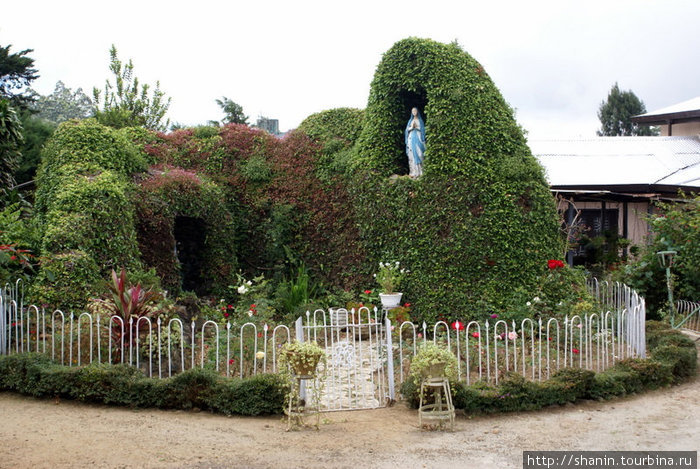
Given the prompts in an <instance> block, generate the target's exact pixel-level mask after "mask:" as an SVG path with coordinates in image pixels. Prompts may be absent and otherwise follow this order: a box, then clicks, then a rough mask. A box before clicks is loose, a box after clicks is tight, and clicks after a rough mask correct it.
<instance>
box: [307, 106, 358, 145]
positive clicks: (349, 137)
mask: <svg viewBox="0 0 700 469" xmlns="http://www.w3.org/2000/svg"><path fill="white" fill-rule="evenodd" d="M364 115H365V113H364V111H363V110H361V109H354V108H349V107H343V108H336V109H329V110H327V111H321V112H318V113H316V114H311V115H310V116H309V117H307V118H306V119H304V121H303V122H302V123H301V124H299V127H298V128H297V130H299V131H301V132H304V133H305V134H306V135H308V136H309V137H311V139H312V140H315V141H317V142H319V143H320V144H321V145H323V147H324V153H325V154H332V153H335V152H337V151H339V150H341V149H343V148H349V147H351V146H352V145H354V144H355V142H356V141H357V139H358V138H359V137H360V132H361V131H362V125H363V121H364Z"/></svg>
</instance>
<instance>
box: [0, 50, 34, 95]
mask: <svg viewBox="0 0 700 469" xmlns="http://www.w3.org/2000/svg"><path fill="white" fill-rule="evenodd" d="M10 48H12V45H11V44H10V45H8V46H5V47H3V46H0V99H2V98H7V99H9V100H10V101H11V102H12V105H13V106H18V107H20V108H25V107H27V106H28V105H29V104H30V103H31V102H32V101H33V99H34V98H33V96H32V94H31V90H29V88H28V87H29V85H30V83H31V82H32V81H34V80H36V79H37V78H39V74H38V73H37V70H36V69H35V68H33V67H34V59H32V58H31V57H29V56H28V55H27V54H29V53H30V52H34V49H25V50H23V51H20V52H15V53H10Z"/></svg>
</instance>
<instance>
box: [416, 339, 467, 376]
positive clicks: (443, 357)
mask: <svg viewBox="0 0 700 469" xmlns="http://www.w3.org/2000/svg"><path fill="white" fill-rule="evenodd" d="M443 376H444V377H446V378H447V379H449V380H450V382H451V383H456V382H457V381H458V379H459V378H458V374H457V357H455V356H454V354H453V353H452V352H451V351H450V350H448V349H447V348H446V347H444V346H443V345H440V344H436V343H433V342H424V343H423V344H422V345H421V347H420V349H419V350H418V353H417V354H416V356H415V357H413V360H411V370H410V374H409V377H410V378H409V379H413V381H415V382H416V383H418V384H419V385H420V382H421V381H422V380H423V379H425V378H440V377H443Z"/></svg>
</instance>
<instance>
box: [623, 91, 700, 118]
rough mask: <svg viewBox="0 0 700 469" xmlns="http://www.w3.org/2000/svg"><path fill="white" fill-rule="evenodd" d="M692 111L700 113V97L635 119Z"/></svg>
mask: <svg viewBox="0 0 700 469" xmlns="http://www.w3.org/2000/svg"><path fill="white" fill-rule="evenodd" d="M690 111H700V96H698V97H697V98H693V99H689V100H688V101H683V102H682V103H678V104H674V105H672V106H668V107H664V108H661V109H657V110H656V111H651V112H647V113H646V114H640V115H639V116H635V117H650V116H659V115H664V114H673V113H676V112H690Z"/></svg>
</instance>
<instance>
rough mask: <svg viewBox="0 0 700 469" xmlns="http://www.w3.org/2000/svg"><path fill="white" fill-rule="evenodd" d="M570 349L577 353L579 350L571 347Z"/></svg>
mask: <svg viewBox="0 0 700 469" xmlns="http://www.w3.org/2000/svg"><path fill="white" fill-rule="evenodd" d="M571 351H572V352H574V353H576V354H578V352H579V350H578V349H577V348H572V349H571Z"/></svg>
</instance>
